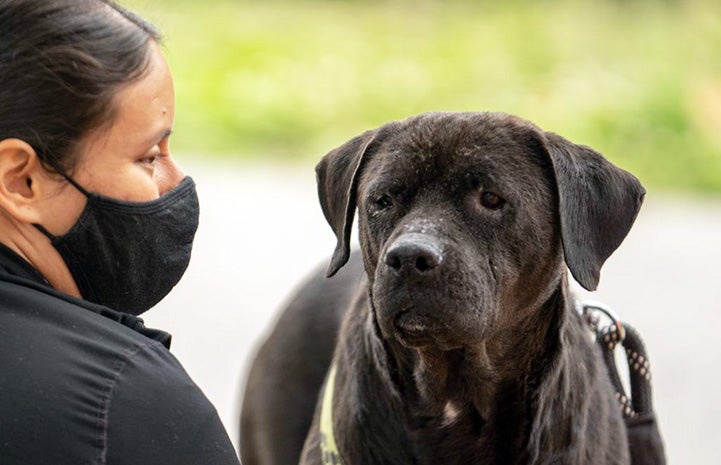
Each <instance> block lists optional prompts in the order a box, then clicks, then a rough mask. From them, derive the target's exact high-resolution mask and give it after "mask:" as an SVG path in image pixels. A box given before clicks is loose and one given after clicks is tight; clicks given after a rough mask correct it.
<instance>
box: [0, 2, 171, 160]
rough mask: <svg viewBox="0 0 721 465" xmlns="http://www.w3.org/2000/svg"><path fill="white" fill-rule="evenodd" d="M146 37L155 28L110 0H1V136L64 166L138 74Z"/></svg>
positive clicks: (151, 37) (145, 56)
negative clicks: (17, 141) (121, 90)
mask: <svg viewBox="0 0 721 465" xmlns="http://www.w3.org/2000/svg"><path fill="white" fill-rule="evenodd" d="M151 41H156V42H159V41H160V34H159V33H158V31H157V30H156V29H155V27H154V26H153V25H152V24H150V23H148V22H147V21H145V20H143V19H142V18H140V17H139V16H137V15H135V14H133V13H131V12H129V11H127V10H126V9H124V8H122V7H120V6H119V5H117V4H116V3H114V2H112V1H110V0H0V140H3V139H7V138H18V139H22V140H23V141H25V142H27V143H28V144H30V145H31V146H32V147H33V149H34V150H35V151H36V152H37V154H38V156H39V157H40V159H41V160H42V161H43V163H44V164H45V165H46V166H50V167H52V168H56V169H60V170H63V171H68V170H71V169H72V167H73V166H74V163H75V157H74V155H75V149H76V148H77V143H78V141H79V139H80V138H81V137H82V136H83V135H84V134H85V133H86V132H87V131H88V130H90V129H93V128H97V127H100V126H101V125H102V124H103V123H105V122H107V121H109V120H110V119H112V117H113V110H114V109H113V105H112V98H113V96H114V95H115V93H116V92H117V90H118V89H119V87H120V86H122V85H124V84H128V83H130V82H133V81H134V80H136V79H138V78H140V77H141V76H142V75H143V74H144V72H145V70H146V69H147V66H148V63H149V57H150V46H149V44H150V42H151Z"/></svg>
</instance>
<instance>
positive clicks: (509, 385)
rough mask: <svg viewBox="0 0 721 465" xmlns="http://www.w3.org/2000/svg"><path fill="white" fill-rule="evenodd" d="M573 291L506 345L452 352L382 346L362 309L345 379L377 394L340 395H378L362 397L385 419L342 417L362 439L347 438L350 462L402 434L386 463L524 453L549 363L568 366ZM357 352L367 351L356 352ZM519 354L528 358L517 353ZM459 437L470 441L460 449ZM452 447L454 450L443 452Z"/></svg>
mask: <svg viewBox="0 0 721 465" xmlns="http://www.w3.org/2000/svg"><path fill="white" fill-rule="evenodd" d="M567 292H568V291H567V287H566V285H565V283H561V284H560V285H559V287H558V289H557V290H556V291H555V292H553V294H552V296H551V297H550V298H548V299H547V301H546V302H544V303H543V304H542V308H539V309H538V311H537V312H533V313H534V314H535V315H537V316H538V315H542V316H543V317H542V318H538V317H537V318H536V319H534V320H533V321H526V322H522V323H521V324H519V325H518V326H517V327H516V328H515V330H514V331H511V330H509V331H508V333H507V334H503V335H499V337H503V338H504V344H502V345H499V344H496V345H492V344H479V345H478V347H477V348H473V349H458V350H452V351H440V350H435V351H434V350H430V349H424V350H413V349H409V348H406V347H403V346H401V345H400V344H398V343H396V342H394V341H389V340H383V339H382V338H381V335H380V331H379V328H378V326H377V323H376V322H375V319H374V317H373V310H372V307H371V306H370V305H363V306H359V307H357V310H359V311H358V312H357V313H356V312H353V313H354V314H355V316H354V317H352V318H350V319H349V320H348V321H346V324H350V325H358V326H365V331H360V330H359V331H347V332H345V334H363V335H364V336H363V339H364V340H362V341H361V340H356V341H348V347H347V348H348V350H347V351H345V350H342V351H341V353H340V354H339V355H341V359H340V360H339V362H340V363H344V364H347V365H349V368H351V370H354V369H357V371H356V373H355V375H354V376H353V377H349V378H348V380H353V381H351V382H353V383H359V384H363V385H366V386H369V385H370V386H375V388H374V389H366V388H364V389H359V388H358V387H357V386H356V387H353V386H352V385H345V386H342V387H341V388H340V389H341V390H343V391H345V392H346V393H351V396H350V397H352V393H354V392H358V391H359V390H360V391H366V392H373V393H374V394H373V395H374V396H378V398H377V399H370V398H367V397H366V398H364V399H363V402H362V405H363V408H370V409H375V408H382V409H383V410H384V412H385V415H384V416H382V417H380V418H382V421H377V422H375V421H376V420H378V418H376V417H374V416H366V415H364V414H363V413H362V411H355V410H352V411H346V412H342V413H340V412H339V414H337V415H338V417H341V418H343V420H342V422H343V423H346V422H348V423H347V424H346V426H345V427H344V430H346V431H349V430H350V431H357V432H358V435H359V437H353V438H350V437H348V438H342V439H341V442H343V443H345V444H344V446H343V447H345V448H346V450H353V451H354V453H353V454H351V456H354V457H355V458H356V459H357V460H360V462H356V463H366V462H364V461H363V460H364V459H367V458H368V457H365V454H366V452H364V451H369V450H370V451H372V450H373V449H374V447H376V446H374V445H373V444H375V443H376V442H377V443H378V444H377V447H382V444H383V442H384V441H387V438H388V437H394V438H398V446H399V447H398V448H397V449H396V450H395V452H396V453H397V454H398V458H397V460H391V461H389V462H385V463H416V462H418V460H420V459H419V458H423V460H421V463H425V461H426V459H431V462H432V460H433V457H434V456H435V457H438V456H443V455H444V454H456V455H458V454H460V456H459V457H456V458H457V459H458V460H455V459H454V460H452V461H448V462H447V463H485V462H484V461H483V460H479V456H483V455H486V454H487V457H488V463H511V462H506V458H508V460H510V457H511V456H513V457H517V456H518V451H519V450H523V449H524V448H525V444H526V443H528V442H529V440H530V439H529V437H528V431H529V430H530V429H531V423H532V422H533V421H534V420H533V418H534V416H535V415H534V412H533V409H534V408H535V407H534V405H533V402H534V400H535V397H534V395H535V393H536V391H537V390H538V389H539V385H540V384H541V383H542V382H544V379H547V378H548V376H549V375H548V367H549V366H552V365H553V366H555V367H556V368H554V370H557V369H558V366H560V365H564V363H559V361H558V359H559V357H560V355H559V354H560V349H559V344H560V341H561V339H562V335H561V333H562V332H563V327H564V325H565V322H566V320H567V316H568V312H570V311H571V310H570V308H569V307H568V303H567V300H568V298H567ZM361 307H362V308H363V310H361ZM358 329H359V328H358ZM360 346H364V347H365V350H361V351H360V352H358V350H357V349H358V347H360ZM352 347H355V348H356V349H355V350H353V349H352ZM520 348H523V350H524V351H525V352H523V353H519V352H518V351H519V350H520ZM361 354H365V355H369V356H370V359H365V360H359V358H360V357H364V356H365V355H361ZM353 366H354V367H353ZM369 366H372V367H374V369H371V370H369V369H368V367H369ZM345 383H346V381H344V380H341V381H340V384H341V385H344V384H345ZM346 395H347V394H346ZM359 400H360V399H359ZM349 404H351V405H354V404H356V403H355V402H352V401H351V402H349ZM358 404H361V402H358ZM364 417H365V418H366V419H365V420H364V419H363V418H364ZM368 422H371V423H373V424H366V423H368ZM360 436H363V437H362V438H361V437H360ZM449 438H450V440H449ZM458 438H462V441H468V442H467V443H459V442H458ZM346 440H347V442H346ZM519 441H520V442H521V443H519ZM491 444H492V446H491ZM498 444H504V449H503V450H500V451H499V450H497V445H498ZM447 447H453V450H451V451H447V450H443V448H447ZM436 454H439V455H436ZM385 458H386V459H388V460H390V458H389V457H385Z"/></svg>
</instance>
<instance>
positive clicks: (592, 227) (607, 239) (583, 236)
mask: <svg viewBox="0 0 721 465" xmlns="http://www.w3.org/2000/svg"><path fill="white" fill-rule="evenodd" d="M544 135H545V145H546V150H547V151H548V154H549V156H550V158H551V163H552V165H553V171H554V173H555V176H556V185H557V187H558V200H559V215H560V221H561V235H562V239H563V252H564V254H565V258H566V265H568V268H569V270H571V274H572V275H573V277H574V278H575V279H576V281H578V282H579V284H581V285H582V286H583V287H584V288H586V289H587V290H589V291H593V290H596V287H597V286H598V280H599V277H600V271H601V266H602V265H603V263H604V262H605V261H606V259H607V258H608V257H609V256H610V255H611V254H612V253H613V251H614V250H616V248H618V246H619V245H621V242H622V241H623V239H624V238H625V237H626V234H628V231H629V230H630V229H631V225H633V222H634V221H635V220H636V216H637V215H638V212H639V209H640V208H641V203H642V202H643V197H644V195H645V194H646V190H645V189H644V188H643V186H642V185H641V183H640V182H639V181H638V179H636V178H635V177H634V176H633V175H632V174H630V173H628V172H627V171H624V170H622V169H620V168H618V167H616V166H614V165H613V164H611V162H609V161H608V160H606V159H605V158H604V157H603V156H602V155H601V154H600V153H598V152H596V151H595V150H593V149H591V148H589V147H585V146H582V145H576V144H574V143H572V142H569V141H567V140H566V139H564V138H563V137H561V136H559V135H557V134H553V133H549V132H547V133H545V134H544Z"/></svg>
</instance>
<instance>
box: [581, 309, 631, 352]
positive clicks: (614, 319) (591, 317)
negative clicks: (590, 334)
mask: <svg viewBox="0 0 721 465" xmlns="http://www.w3.org/2000/svg"><path fill="white" fill-rule="evenodd" d="M576 310H577V311H578V313H580V314H581V316H583V318H584V319H585V320H586V322H587V323H588V325H589V326H590V327H591V329H593V331H594V332H595V333H596V334H599V333H600V332H601V331H602V330H603V329H602V328H600V322H601V318H600V315H599V312H600V313H603V314H604V315H606V316H607V317H608V318H609V319H610V320H611V323H612V324H613V326H614V327H615V328H616V331H617V340H616V341H615V342H616V343H618V344H621V343H623V341H624V339H626V329H625V328H624V327H623V323H621V318H619V316H618V315H617V314H616V312H614V311H613V310H612V309H611V307H609V306H608V305H606V304H604V303H603V302H598V301H595V300H584V301H583V302H581V301H576Z"/></svg>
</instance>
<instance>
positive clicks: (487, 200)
mask: <svg viewBox="0 0 721 465" xmlns="http://www.w3.org/2000/svg"><path fill="white" fill-rule="evenodd" d="M504 203H506V201H505V200H503V199H502V198H501V197H499V196H497V195H496V194H494V193H493V192H489V191H485V192H484V193H482V194H481V205H483V206H484V207H486V208H490V209H491V210H498V209H499V208H501V207H502V206H503V204H504Z"/></svg>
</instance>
